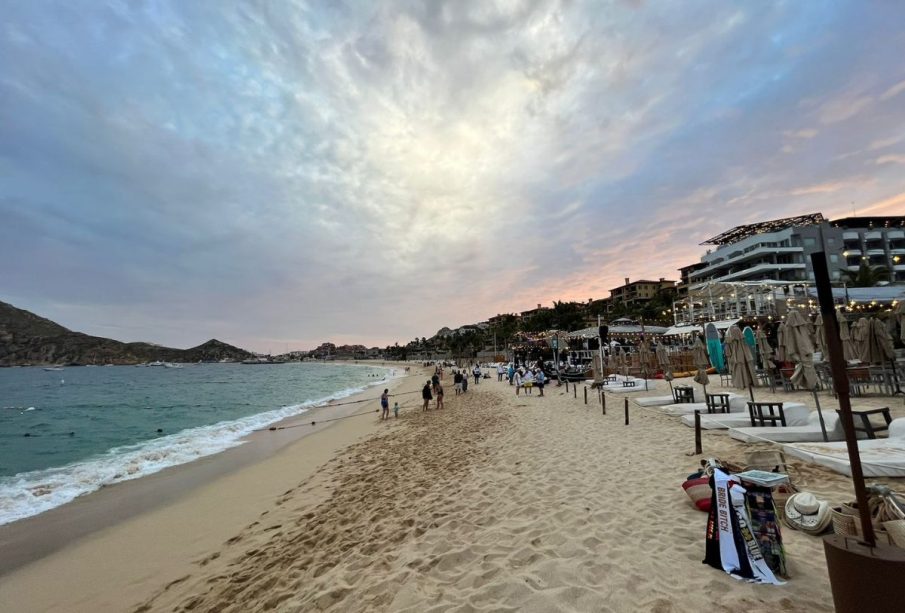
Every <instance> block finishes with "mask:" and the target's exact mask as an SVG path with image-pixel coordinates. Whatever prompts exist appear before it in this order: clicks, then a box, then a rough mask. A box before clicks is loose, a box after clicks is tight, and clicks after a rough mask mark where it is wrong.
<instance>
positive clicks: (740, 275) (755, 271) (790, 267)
mask: <svg viewBox="0 0 905 613" xmlns="http://www.w3.org/2000/svg"><path fill="white" fill-rule="evenodd" d="M857 269H858V267H857V266H855V270H857ZM799 270H802V271H803V270H805V265H804V263H792V264H772V263H769V262H765V263H763V264H758V265H756V266H752V267H751V268H745V269H743V270H738V271H735V272H731V273H729V274H724V275H722V276H720V277H714V278H712V279H707V281H710V282H713V283H722V282H725V281H743V280H745V279H762V278H763V275H764V274H767V273H777V276H780V277H782V275H780V274H778V273H782V272H786V271H799ZM786 280H789V279H786ZM701 282H702V281H698V282H697V283H701Z"/></svg>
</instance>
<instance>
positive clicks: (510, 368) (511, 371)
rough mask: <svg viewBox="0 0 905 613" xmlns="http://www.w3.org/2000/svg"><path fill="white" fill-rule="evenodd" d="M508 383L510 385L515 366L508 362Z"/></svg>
mask: <svg viewBox="0 0 905 613" xmlns="http://www.w3.org/2000/svg"><path fill="white" fill-rule="evenodd" d="M508 373H509V385H512V378H513V377H514V376H515V366H514V365H513V364H512V362H509V371H508Z"/></svg>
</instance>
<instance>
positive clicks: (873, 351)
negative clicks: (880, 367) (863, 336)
mask: <svg viewBox="0 0 905 613" xmlns="http://www.w3.org/2000/svg"><path fill="white" fill-rule="evenodd" d="M865 319H867V318H865ZM866 327H867V341H866V342H865V344H864V350H863V351H862V352H861V361H862V362H866V363H867V364H882V363H884V362H886V361H888V360H892V359H893V357H894V356H895V351H894V350H893V345H892V337H891V336H890V335H889V330H887V329H886V324H885V323H883V322H882V321H880V320H879V319H876V318H873V319H867V326H866Z"/></svg>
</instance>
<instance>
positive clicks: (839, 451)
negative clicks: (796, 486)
mask: <svg viewBox="0 0 905 613" xmlns="http://www.w3.org/2000/svg"><path fill="white" fill-rule="evenodd" d="M783 451H784V452H785V453H786V455H790V456H794V457H796V458H800V459H802V460H805V461H807V462H811V463H813V464H819V465H821V466H826V467H827V468H829V469H830V470H833V471H835V472H837V473H841V474H843V475H848V476H849V477H851V476H852V466H851V464H850V463H849V460H848V449H847V448H846V443H845V442H844V441H843V442H837V443H796V444H794V445H784V446H783ZM858 451H859V455H860V456H861V468H862V470H863V471H864V476H865V477H905V417H900V418H898V419H894V420H892V423H891V424H890V425H889V438H876V439H867V440H860V441H858Z"/></svg>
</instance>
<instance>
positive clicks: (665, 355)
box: [654, 343, 673, 392]
mask: <svg viewBox="0 0 905 613" xmlns="http://www.w3.org/2000/svg"><path fill="white" fill-rule="evenodd" d="M654 355H656V356H657V363H658V364H659V365H660V368H662V369H663V378H664V379H666V382H667V383H669V391H670V392H672V380H673V374H672V362H671V361H670V359H669V352H668V351H666V345H664V344H663V343H660V344H659V345H657V349H656V351H655V352H654Z"/></svg>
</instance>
